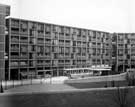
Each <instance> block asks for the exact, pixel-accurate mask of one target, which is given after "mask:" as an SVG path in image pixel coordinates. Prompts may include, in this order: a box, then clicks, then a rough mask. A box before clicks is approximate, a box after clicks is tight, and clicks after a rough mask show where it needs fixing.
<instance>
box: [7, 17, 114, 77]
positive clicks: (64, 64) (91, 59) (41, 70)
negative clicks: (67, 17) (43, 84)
mask: <svg viewBox="0 0 135 107" xmlns="http://www.w3.org/2000/svg"><path fill="white" fill-rule="evenodd" d="M6 26H7V31H8V34H7V35H6V53H7V54H8V61H6V68H7V69H6V71H5V72H6V74H7V75H6V77H7V79H22V78H38V77H45V76H46V75H47V74H50V75H52V76H61V75H64V72H63V69H65V68H75V67H90V66H92V65H109V66H112V54H111V53H112V34H110V33H108V32H102V31H96V30H89V29H83V28H76V27H70V26H62V25H55V24H49V23H43V22H36V21H29V20H23V19H16V18H8V19H7V20H6Z"/></svg>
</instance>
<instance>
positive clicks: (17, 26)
mask: <svg viewBox="0 0 135 107" xmlns="http://www.w3.org/2000/svg"><path fill="white" fill-rule="evenodd" d="M11 26H12V27H14V28H19V20H15V19H12V20H11Z"/></svg>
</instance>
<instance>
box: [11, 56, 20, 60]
mask: <svg viewBox="0 0 135 107" xmlns="http://www.w3.org/2000/svg"><path fill="white" fill-rule="evenodd" d="M10 59H19V55H11V56H10Z"/></svg>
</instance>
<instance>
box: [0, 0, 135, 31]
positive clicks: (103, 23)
mask: <svg viewBox="0 0 135 107" xmlns="http://www.w3.org/2000/svg"><path fill="white" fill-rule="evenodd" d="M0 3H4V4H8V5H10V6H11V16H12V17H16V18H23V19H28V20H35V21H41V22H47V23H54V24H60V25H68V26H75V27H81V28H87V29H93V30H101V31H107V32H135V13H134V11H133V10H134V9H135V8H134V4H135V0H0Z"/></svg>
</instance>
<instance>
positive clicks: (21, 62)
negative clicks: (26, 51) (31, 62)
mask: <svg viewBox="0 0 135 107" xmlns="http://www.w3.org/2000/svg"><path fill="white" fill-rule="evenodd" d="M27 65H28V62H27V61H20V66H27Z"/></svg>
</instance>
